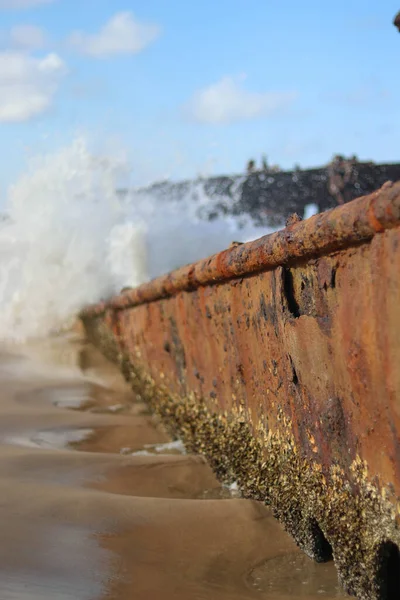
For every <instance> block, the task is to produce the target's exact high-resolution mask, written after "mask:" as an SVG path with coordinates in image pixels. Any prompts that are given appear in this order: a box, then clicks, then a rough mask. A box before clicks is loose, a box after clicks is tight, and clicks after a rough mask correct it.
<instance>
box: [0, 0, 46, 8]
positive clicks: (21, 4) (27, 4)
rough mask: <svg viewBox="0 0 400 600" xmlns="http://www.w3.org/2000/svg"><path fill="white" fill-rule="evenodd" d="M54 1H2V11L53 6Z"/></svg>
mask: <svg viewBox="0 0 400 600" xmlns="http://www.w3.org/2000/svg"><path fill="white" fill-rule="evenodd" d="M53 1H54V0H0V10H1V9H3V8H6V9H9V10H19V9H22V8H34V7H35V6H39V5H40V4H51V2H53Z"/></svg>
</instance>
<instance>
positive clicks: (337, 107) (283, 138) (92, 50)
mask: <svg viewBox="0 0 400 600" xmlns="http://www.w3.org/2000/svg"><path fill="white" fill-rule="evenodd" d="M399 8H400V6H399V5H398V0H393V1H392V0H383V1H382V2H380V3H377V2H372V0H336V2H330V3H324V2H321V0H304V1H303V2H299V0H283V1H282V0H280V1H278V0H247V1H246V2H245V1H244V0H229V1H228V0H202V2H193V1H192V2H188V1H187V0H169V1H168V2H167V1H166V0H147V2H143V1H142V2H137V1H133V0H125V2H123V3H119V2H118V0H112V1H111V0H0V133H1V135H0V153H1V160H0V181H1V186H2V187H3V186H4V185H5V184H8V183H10V182H12V181H13V178H15V177H16V176H17V173H19V172H20V171H21V170H23V169H24V168H25V162H26V160H27V159H29V157H30V156H32V155H34V154H36V153H38V152H52V151H54V150H56V149H57V148H58V147H60V146H62V145H64V144H66V143H68V142H69V141H70V140H71V139H72V138H73V137H74V136H75V135H77V134H82V133H83V134H84V135H85V136H87V137H88V138H89V140H90V142H91V143H92V145H93V148H94V149H96V150H101V151H102V152H104V151H107V152H111V153H112V152H114V151H117V150H119V149H120V148H125V149H126V151H127V152H128V154H129V157H130V160H131V162H132V164H133V165H134V172H135V177H136V179H135V182H137V183H141V182H144V181H148V180H151V179H157V178H160V177H165V176H171V177H173V178H175V179H179V178H184V177H187V176H193V175H196V174H198V173H223V172H238V171H242V170H243V168H244V165H245V164H246V162H247V160H248V159H249V158H251V157H255V158H259V157H261V154H262V153H266V154H267V156H268V158H269V160H270V162H273V163H278V164H280V165H281V166H283V167H285V168H289V167H291V166H292V165H293V164H294V163H300V164H301V165H303V166H311V165H318V164H321V163H324V162H326V161H327V160H328V159H329V158H330V157H331V156H332V154H333V153H337V152H340V153H344V154H353V153H355V154H358V156H359V157H360V158H368V159H374V160H376V161H398V160H400V144H399V140H400V102H399V95H400V80H399V77H398V68H399V67H398V65H399V59H400V34H399V33H398V32H397V31H396V29H395V28H394V27H393V25H392V24H391V21H392V20H393V17H394V15H395V13H396V12H397V11H398V10H399Z"/></svg>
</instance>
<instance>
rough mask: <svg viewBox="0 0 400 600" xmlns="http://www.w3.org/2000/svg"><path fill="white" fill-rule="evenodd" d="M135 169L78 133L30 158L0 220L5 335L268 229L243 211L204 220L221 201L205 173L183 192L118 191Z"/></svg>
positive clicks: (36, 332)
mask: <svg viewBox="0 0 400 600" xmlns="http://www.w3.org/2000/svg"><path fill="white" fill-rule="evenodd" d="M128 173H129V165H128V164H127V162H126V161H124V160H120V159H115V158H113V157H99V156H93V155H92V154H91V153H90V151H89V149H88V146H87V144H86V142H85V140H83V139H76V140H74V141H73V142H72V143H71V144H70V145H69V146H67V147H65V148H62V149H60V150H59V151H58V152H56V153H54V154H51V155H45V156H40V157H37V158H35V159H34V160H32V161H31V163H30V165H29V167H28V169H27V172H26V173H25V174H24V175H22V176H21V177H20V179H19V180H18V181H17V182H16V183H15V184H14V185H13V186H11V187H10V189H9V191H8V195H7V198H6V203H5V212H6V217H7V218H6V219H5V220H4V221H2V222H1V224H0V337H1V338H2V339H17V340H24V339H27V338H32V337H42V336H45V335H49V334H51V333H53V332H57V331H59V330H60V329H62V328H64V327H67V326H69V324H70V323H71V320H72V319H73V318H74V315H76V313H77V312H78V311H79V310H80V309H81V308H82V307H83V306H85V305H86V304H88V303H92V302H96V301H98V300H100V299H104V298H107V297H109V296H110V295H111V294H113V293H115V292H118V291H119V290H120V289H121V288H122V287H123V286H128V285H129V286H135V285H138V284H140V283H142V282H144V281H146V280H148V279H149V278H152V277H155V276H157V275H160V274H162V273H163V272H166V271H168V270H171V269H173V268H176V267H178V266H180V265H182V264H185V263H188V262H191V261H194V260H197V259H199V258H201V257H203V256H207V255H208V254H211V253H213V252H217V251H219V250H222V249H223V248H225V247H226V246H227V245H229V243H230V242H231V241H232V240H234V239H237V238H238V237H239V239H240V240H241V241H247V240H249V239H254V238H256V237H259V236H261V235H264V234H265V233H267V232H268V231H270V230H267V228H265V227H256V226H255V225H254V224H253V223H252V222H251V220H250V219H247V220H246V219H245V220H244V219H243V216H241V217H240V218H239V217H237V216H236V217H235V216H232V215H225V216H221V217H219V218H217V219H215V220H213V221H209V220H206V219H202V218H201V216H200V214H201V213H202V212H204V209H205V211H206V212H207V211H209V210H211V208H212V205H213V203H215V202H216V199H215V198H211V197H209V196H207V194H206V193H205V191H204V187H203V184H202V182H201V181H198V182H194V183H193V184H190V186H189V189H188V191H187V193H186V196H185V197H184V198H174V197H168V194H167V195H166V194H155V193H152V192H149V191H147V192H146V191H143V190H142V191H140V190H136V191H135V190H131V191H129V193H127V194H126V195H121V194H120V193H118V188H119V186H120V182H121V180H123V179H124V177H125V178H126V176H127V174H128ZM218 201H221V198H218ZM230 202H232V199H230Z"/></svg>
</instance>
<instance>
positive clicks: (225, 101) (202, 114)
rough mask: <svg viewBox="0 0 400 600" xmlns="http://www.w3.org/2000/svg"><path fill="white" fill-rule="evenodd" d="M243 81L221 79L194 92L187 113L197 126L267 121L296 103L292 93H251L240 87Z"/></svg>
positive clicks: (238, 79)
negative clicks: (263, 118)
mask: <svg viewBox="0 0 400 600" xmlns="http://www.w3.org/2000/svg"><path fill="white" fill-rule="evenodd" d="M242 79H244V77H241V78H233V77H223V78H222V79H221V80H220V81H218V82H216V83H213V84H211V85H210V86H208V87H206V88H204V89H202V90H199V91H197V92H196V93H195V94H194V96H193V98H192V100H191V101H190V102H189V104H188V105H187V106H186V107H185V109H186V112H187V113H188V114H189V115H190V116H191V117H192V118H193V119H195V120H196V121H198V122H200V123H211V124H228V123H235V122H237V121H245V120H250V119H256V118H259V117H269V116H271V115H273V114H276V113H277V112H279V111H281V110H282V109H284V108H287V107H288V106H289V105H291V104H292V103H293V102H294V100H295V99H296V96H297V94H295V93H294V92H250V91H248V90H246V89H244V88H243V87H242V85H241V83H240V81H241V80H242Z"/></svg>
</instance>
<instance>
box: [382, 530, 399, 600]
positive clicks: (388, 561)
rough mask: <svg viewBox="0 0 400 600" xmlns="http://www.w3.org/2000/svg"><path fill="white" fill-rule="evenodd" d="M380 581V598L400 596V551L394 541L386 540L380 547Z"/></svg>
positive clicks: (383, 599) (387, 599) (387, 598)
mask: <svg viewBox="0 0 400 600" xmlns="http://www.w3.org/2000/svg"><path fill="white" fill-rule="evenodd" d="M378 582H379V584H380V600H395V599H396V600H398V599H399V598H400V551H399V547H398V546H397V545H396V544H394V543H393V542H390V541H386V542H384V543H383V544H381V545H380V547H379V549H378Z"/></svg>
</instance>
